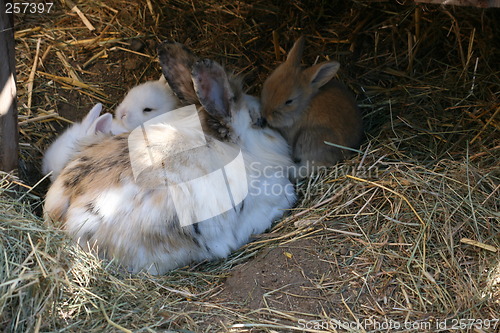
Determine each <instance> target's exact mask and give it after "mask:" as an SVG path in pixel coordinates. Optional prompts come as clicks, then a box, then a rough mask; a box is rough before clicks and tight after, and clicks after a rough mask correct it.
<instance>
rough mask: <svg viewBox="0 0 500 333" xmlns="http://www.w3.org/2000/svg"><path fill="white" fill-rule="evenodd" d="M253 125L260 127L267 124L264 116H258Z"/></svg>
mask: <svg viewBox="0 0 500 333" xmlns="http://www.w3.org/2000/svg"><path fill="white" fill-rule="evenodd" d="M255 125H256V126H259V127H261V128H263V127H265V126H266V125H267V120H266V118H264V117H260V118H259V119H257V121H256V122H255Z"/></svg>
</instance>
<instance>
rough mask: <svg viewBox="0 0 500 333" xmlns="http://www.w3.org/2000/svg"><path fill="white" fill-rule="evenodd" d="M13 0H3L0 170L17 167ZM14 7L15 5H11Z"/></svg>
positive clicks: (0, 21) (0, 20)
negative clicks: (9, 9) (7, 10)
mask: <svg viewBox="0 0 500 333" xmlns="http://www.w3.org/2000/svg"><path fill="white" fill-rule="evenodd" d="M7 3H10V4H12V1H9V0H0V170H2V171H7V172H10V171H12V170H15V169H17V159H18V138H19V132H18V130H17V108H16V62H15V59H14V54H15V52H14V50H15V45H14V17H13V14H7V13H6V4H7ZM10 8H12V6H10Z"/></svg>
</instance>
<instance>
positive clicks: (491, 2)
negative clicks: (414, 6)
mask: <svg viewBox="0 0 500 333" xmlns="http://www.w3.org/2000/svg"><path fill="white" fill-rule="evenodd" d="M415 2H426V3H433V4H438V5H455V6H471V7H481V8H490V7H500V0H415Z"/></svg>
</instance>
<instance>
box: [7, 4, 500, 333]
mask: <svg viewBox="0 0 500 333" xmlns="http://www.w3.org/2000/svg"><path fill="white" fill-rule="evenodd" d="M78 7H79V9H80V10H81V12H82V13H83V14H84V15H85V17H86V18H87V19H88V20H89V21H90V22H91V24H92V25H93V26H94V27H95V28H96V30H95V31H93V32H91V31H89V29H88V28H87V27H86V26H85V24H84V23H83V22H82V20H81V19H80V18H79V17H78V16H77V14H75V13H74V12H70V11H69V9H67V8H66V7H63V6H62V5H61V3H56V4H55V12H54V13H52V14H50V15H49V14H42V15H37V16H35V15H27V14H26V15H20V16H18V17H17V19H16V30H17V32H16V48H17V50H16V51H17V54H16V57H17V64H18V75H17V80H18V84H19V93H18V95H19V112H20V130H21V154H22V159H23V164H22V168H21V174H20V178H22V179H23V181H21V180H19V179H15V178H13V177H11V176H7V175H5V174H2V177H1V179H2V183H1V191H2V194H1V197H0V198H1V201H0V205H1V210H0V212H1V213H0V216H1V218H0V228H1V231H2V232H1V233H0V239H1V242H0V248H1V253H0V257H1V258H2V259H1V260H0V264H1V268H0V290H1V291H0V327H5V329H4V330H5V331H19V332H21V331H23V332H24V331H26V332H27V331H30V332H31V331H35V332H38V331H44V332H52V331H61V330H67V331H88V332H102V331H125V332H129V331H140V332H152V331H167V330H178V331H181V332H189V331H192V332H215V331H227V330H230V331H234V332H273V331H274V332H285V331H303V328H302V327H303V326H301V325H299V320H317V321H318V325H316V326H315V328H311V329H309V330H305V331H308V332H323V331H329V330H330V331H335V329H334V326H335V325H338V324H340V323H347V324H349V323H351V328H350V329H348V330H350V331H356V329H357V331H363V329H364V330H366V331H371V332H376V331H386V329H385V328H384V327H383V326H375V325H373V323H375V322H377V323H379V324H384V323H386V324H387V323H392V324H393V325H396V324H397V323H399V324H403V323H405V322H406V323H408V324H409V325H416V326H410V328H409V329H407V330H406V331H415V332H421V331H425V330H427V329H428V327H426V326H425V325H431V328H432V329H429V330H430V331H436V324H437V323H442V322H443V321H444V320H447V322H446V325H447V326H446V327H447V329H451V326H452V324H454V323H456V320H458V319H462V320H467V319H474V320H475V321H471V322H469V323H475V324H476V325H475V327H474V326H472V327H469V328H467V329H464V330H465V331H474V332H489V331H492V328H491V327H489V328H488V327H487V326H486V321H484V322H483V323H480V322H479V321H478V320H479V319H483V320H487V319H488V320H492V319H500V301H499V299H500V261H499V259H500V254H499V252H498V249H499V248H500V236H499V235H500V234H499V231H500V226H499V223H498V219H499V213H498V206H499V201H498V196H499V186H500V185H499V184H500V182H499V168H498V157H499V153H498V150H499V147H500V145H499V136H498V128H499V121H498V112H499V110H500V102H499V99H498V92H499V86H500V79H499V73H500V68H499V66H500V64H499V62H498V59H500V41H499V37H498V33H497V32H498V31H500V29H499V28H500V27H499V25H500V20H498V10H483V9H476V8H453V7H446V8H442V7H439V6H434V5H419V6H416V5H414V4H412V3H409V4H405V5H399V4H390V3H381V2H378V1H377V2H369V1H354V2H343V1H335V2H329V1H320V2H317V1H315V2H312V1H306V0H302V1H293V2H289V3H286V2H279V1H276V2H269V1H252V2H250V1H248V2H230V1H227V2H226V1H215V0H213V1H199V2H190V1H185V0H176V1H169V2H167V3H162V2H160V1H149V0H148V1H117V0H114V1H106V2H101V1H85V2H83V1H82V2H80V3H79V4H78ZM273 32H274V34H273ZM300 34H306V35H307V36H308V37H309V38H308V46H307V49H306V57H305V63H307V64H311V63H313V62H315V61H322V60H324V59H328V58H332V59H338V60H340V62H341V64H342V66H343V67H342V70H341V72H340V74H339V75H340V77H341V79H342V80H344V81H345V82H346V83H347V84H348V85H349V87H350V88H351V89H352V90H353V91H355V92H356V94H357V95H358V101H359V104H360V105H361V107H362V109H363V112H364V116H365V121H366V125H367V140H366V142H365V144H364V145H363V147H362V148H361V153H359V154H358V155H357V156H354V157H353V158H352V159H350V160H348V161H346V162H345V163H343V164H340V165H338V166H337V167H335V168H332V169H331V170H329V171H323V172H322V173H320V174H319V175H317V176H316V177H313V178H311V179H310V180H309V181H308V182H306V183H304V184H302V185H301V186H300V188H299V191H300V193H301V200H300V201H299V203H298V204H297V206H296V207H295V208H294V209H293V210H292V211H291V212H290V213H289V214H288V215H287V216H286V217H285V218H283V219H282V220H281V221H278V222H277V223H276V225H275V226H274V227H273V228H272V230H270V231H269V232H268V233H266V234H264V235H261V236H259V237H258V238H257V240H256V241H255V242H253V243H251V244H249V245H247V246H245V247H244V248H243V249H241V250H239V251H237V252H236V253H234V254H233V255H232V256H231V257H230V258H229V259H227V260H223V261H220V262H213V263H204V264H201V265H193V266H192V267H185V268H182V269H179V270H177V271H174V272H172V273H171V274H168V275H166V276H161V277H151V276H146V275H139V276H130V275H128V274H126V273H124V272H122V271H120V270H118V269H117V268H116V267H115V266H114V265H113V264H112V263H102V262H99V261H98V260H96V259H95V258H93V257H92V256H89V255H86V254H85V253H82V252H81V251H79V250H78V249H77V248H76V247H74V246H73V245H71V243H70V242H69V241H68V240H67V239H66V238H65V237H64V236H63V235H62V234H61V233H60V232H59V231H58V230H54V229H53V228H51V227H50V226H47V225H44V224H43V222H42V221H41V220H40V218H39V217H38V216H36V215H35V214H34V212H37V213H39V212H40V200H41V199H40V198H42V197H43V193H44V187H43V185H44V183H42V185H37V186H34V188H32V187H33V185H35V183H37V182H38V180H39V179H40V178H41V177H40V175H39V171H38V169H39V163H40V156H41V152H42V151H43V149H45V147H46V146H47V144H48V143H49V142H50V141H51V140H52V139H53V138H54V135H55V134H56V132H57V130H59V129H60V128H61V127H62V126H64V125H65V124H66V122H67V121H71V120H77V119H80V118H81V117H82V116H83V114H85V113H86V112H87V111H88V110H89V109H90V107H91V106H92V105H93V104H94V103H96V102H98V101H101V102H103V103H104V105H105V107H107V108H109V109H112V108H113V107H114V106H115V104H116V103H117V102H119V100H120V98H121V96H123V94H124V92H125V91H126V89H127V88H129V87H131V86H133V85H135V84H137V83H138V82H142V81H144V80H146V79H153V78H156V77H157V76H158V75H159V69H158V65H157V63H156V59H155V45H156V44H157V43H158V42H159V41H160V40H162V39H165V38H169V39H175V40H177V41H180V42H183V43H185V44H186V45H188V46H189V47H190V48H192V49H193V50H195V52H196V53H198V54H200V55H201V56H204V57H210V58H213V59H216V60H218V61H221V62H223V63H224V64H225V65H226V66H227V67H228V68H230V69H232V70H234V71H235V72H236V73H243V74H245V77H246V82H247V83H248V84H249V86H248V87H249V91H250V92H252V93H258V91H259V88H260V85H261V84H262V82H263V80H264V79H265V77H266V75H268V73H269V72H270V70H272V68H274V67H275V66H276V64H277V63H278V62H279V61H281V60H282V58H283V56H284V54H285V51H286V49H288V48H289V47H290V45H291V43H292V42H293V40H294V39H295V38H296V37H297V36H298V35H300ZM38 44H39V46H38V47H37V45H38ZM277 58H279V59H277ZM30 78H34V82H33V84H32V88H31V85H30V84H29V81H30ZM22 184H29V185H22ZM26 188H29V191H26ZM471 241H472V242H471ZM495 250H496V252H495ZM273 274H274V275H273ZM370 320H371V322H370ZM391 321H392V322H391ZM302 323H303V322H302ZM325 323H326V324H325ZM353 323H354V325H353ZM356 323H360V325H359V326H358V327H356ZM370 323H372V325H369V324H370ZM462 323H463V322H462ZM320 324H321V325H320ZM418 325H421V326H418ZM310 327H314V325H312V326H311V325H310ZM393 328H394V327H393ZM400 331H402V329H401V330H400Z"/></svg>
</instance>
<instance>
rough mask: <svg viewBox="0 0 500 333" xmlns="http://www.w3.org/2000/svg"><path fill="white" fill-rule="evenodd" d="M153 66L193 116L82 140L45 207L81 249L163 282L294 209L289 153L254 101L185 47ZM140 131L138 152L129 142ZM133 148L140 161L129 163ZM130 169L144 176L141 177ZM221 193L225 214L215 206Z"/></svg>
mask: <svg viewBox="0 0 500 333" xmlns="http://www.w3.org/2000/svg"><path fill="white" fill-rule="evenodd" d="M159 59H160V64H161V65H162V71H163V73H164V74H165V77H166V78H167V81H168V82H169V84H170V86H171V87H172V89H173V91H174V92H175V94H176V95H177V97H179V100H180V101H181V103H182V104H183V105H186V104H191V103H195V104H196V108H195V107H194V106H192V107H193V108H195V109H194V115H190V116H184V114H183V113H182V112H184V111H181V110H184V109H186V108H184V109H181V110H175V111H171V112H169V113H166V114H165V115H164V117H167V118H168V117H170V118H169V119H171V120H173V121H176V122H177V123H176V124H177V125H176V126H173V125H172V124H171V123H170V122H169V121H167V122H158V121H157V119H155V122H154V123H152V124H150V122H151V121H149V122H146V123H145V125H144V128H141V129H138V130H136V131H132V132H131V133H130V134H128V133H124V134H120V135H116V136H110V137H107V138H105V139H104V140H102V138H98V139H96V138H90V139H88V142H87V143H85V144H83V145H82V147H81V152H80V153H79V154H78V155H77V156H75V158H74V159H73V160H72V161H71V162H70V163H69V164H68V165H67V166H66V168H64V170H63V171H62V173H61V175H60V176H59V177H58V178H57V179H56V181H55V182H54V183H53V184H52V186H51V187H50V189H49V191H48V193H47V196H46V199H45V204H44V217H45V219H46V221H47V222H55V223H57V222H58V221H59V222H60V223H62V225H63V229H65V231H66V232H67V233H68V234H69V235H70V236H71V237H72V238H73V239H74V240H75V241H76V242H78V243H79V244H80V245H81V246H82V247H83V248H84V249H86V250H87V251H92V252H96V253H97V254H98V255H99V256H101V257H103V258H108V259H115V260H116V261H117V262H119V263H120V264H121V265H123V266H124V267H125V268H126V269H128V270H129V271H130V272H132V273H137V272H139V271H146V272H148V273H150V274H164V273H166V272H168V271H170V270H172V269H175V268H178V267H182V266H184V265H186V264H189V263H191V262H193V261H195V262H196V261H198V262H199V261H203V260H213V259H218V258H224V257H226V256H227V255H229V253H230V252H231V251H233V250H236V249H238V248H239V247H241V246H242V245H243V244H245V243H247V242H248V241H249V239H250V236H251V235H253V234H259V233H262V232H264V231H265V230H266V229H267V228H269V227H270V226H271V224H272V222H273V221H274V220H275V219H277V218H280V217H281V216H282V215H283V213H284V211H285V210H286V209H289V208H290V207H292V205H293V204H294V202H295V200H296V194H295V191H294V188H293V185H292V184H291V182H290V181H289V180H288V177H287V174H286V172H284V170H286V169H287V168H289V167H291V166H292V164H293V163H292V161H291V159H290V150H289V146H288V145H287V143H286V141H285V140H284V139H283V137H282V136H281V135H280V134H279V133H277V132H276V131H274V130H273V129H271V128H269V127H265V128H262V127H260V126H258V117H256V116H255V113H256V112H258V113H260V110H249V108H252V109H255V107H258V100H257V99H256V98H254V97H252V96H248V95H245V94H243V92H242V90H241V83H240V82H238V81H237V80H234V79H233V78H231V77H228V75H227V74H226V72H225V71H224V69H223V68H222V66H221V65H219V64H218V63H216V62H215V61H212V60H206V59H205V60H199V59H198V58H197V57H195V56H194V55H193V54H192V53H191V51H189V50H188V49H187V48H186V47H185V46H184V45H182V44H179V43H176V42H170V41H166V42H164V43H162V44H161V45H160V47H159ZM187 108H190V106H188V107H187ZM179 112H181V113H182V117H181V116H178V115H179V114H180V113H179ZM250 112H252V114H254V115H253V116H252V115H251V114H250ZM162 117H163V116H162ZM176 117H177V118H176ZM141 131H145V132H146V133H147V143H146V144H145V145H144V146H141V145H142V144H143V143H144V142H143V141H145V140H143V141H140V140H137V141H135V139H134V135H136V134H137V133H139V134H140V133H142V132H141ZM200 138H201V139H200ZM200 140H201V141H205V144H203V145H199V142H198V141H200ZM141 142H142V143H141ZM134 144H135V145H137V146H139V148H140V149H139V151H140V152H142V153H143V154H142V155H141V156H139V157H137V156H136V157H135V158H131V157H132V155H133V154H132V152H133V151H135V150H136V149H135V148H134ZM144 147H147V148H148V149H144ZM145 150H147V152H145ZM235 156H236V157H235ZM133 165H140V166H143V167H144V168H143V170H144V171H142V172H141V173H140V174H139V176H138V177H137V178H135V171H134V170H136V168H134V167H133ZM235 166H239V167H237V168H234V167H235ZM242 171H244V172H243V173H242ZM245 174H246V176H245ZM207 175H210V177H212V176H213V175H217V177H219V176H220V177H219V180H220V182H219V183H215V184H214V183H212V182H211V181H208V176H207ZM228 189H229V190H228ZM224 191H226V192H224ZM227 191H229V192H230V193H231V194H230V195H229V197H231V198H232V199H231V201H232V204H231V205H229V207H227V201H224V200H220V199H219V198H217V197H218V196H219V194H221V193H227ZM245 193H246V195H245ZM231 195H232V196H231ZM214 198H215V199H214ZM233 201H234V202H233ZM214 212H215V213H217V212H223V213H220V214H219V213H217V214H214Z"/></svg>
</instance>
